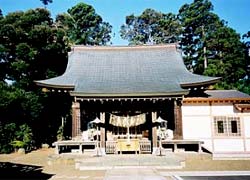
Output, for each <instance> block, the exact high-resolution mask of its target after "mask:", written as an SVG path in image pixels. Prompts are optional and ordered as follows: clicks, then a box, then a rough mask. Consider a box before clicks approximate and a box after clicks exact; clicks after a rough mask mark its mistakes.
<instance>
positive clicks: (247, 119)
mask: <svg viewBox="0 0 250 180" xmlns="http://www.w3.org/2000/svg"><path fill="white" fill-rule="evenodd" d="M243 121H244V128H245V129H244V130H245V136H246V137H250V115H249V116H244V117H243Z"/></svg>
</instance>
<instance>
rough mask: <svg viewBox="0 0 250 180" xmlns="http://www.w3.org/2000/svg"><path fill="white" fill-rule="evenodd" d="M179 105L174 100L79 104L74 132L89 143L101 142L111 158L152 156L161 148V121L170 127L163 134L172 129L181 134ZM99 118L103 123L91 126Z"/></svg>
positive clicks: (85, 101) (96, 101)
mask: <svg viewBox="0 0 250 180" xmlns="http://www.w3.org/2000/svg"><path fill="white" fill-rule="evenodd" d="M176 102H177V101H176V99H170V98H169V99H159V100H153V99H150V100H142V99H135V100H129V99H128V100H119V99H118V100H106V101H100V100H83V101H77V102H75V103H74V104H73V112H75V111H76V109H74V107H78V110H79V111H78V115H77V113H75V115H76V117H75V118H74V116H73V123H72V125H73V127H72V132H73V133H74V132H75V135H76V136H78V137H79V136H82V139H83V140H85V141H92V140H97V139H99V140H100V147H101V148H102V149H104V150H105V152H106V153H107V154H109V153H110V154H118V153H120V154H122V153H152V152H153V151H154V149H155V148H157V147H158V146H159V145H158V140H157V127H158V124H157V122H156V119H157V118H158V117H161V118H163V119H165V120H167V124H166V127H165V129H164V128H163V129H162V130H165V131H166V130H167V129H168V130H170V131H172V132H175V134H176V132H177V131H176V128H177V126H176V122H177V123H178V121H177V120H176V118H175V117H177V116H176V113H177V112H178V111H176V106H177V103H176ZM75 104H78V105H77V106H76V105H75ZM177 107H178V106H177ZM73 114H74V113H73ZM95 118H99V119H100V121H101V123H100V124H93V123H91V121H93V119H95ZM77 121H79V122H77ZM177 125H178V124H177ZM97 126H98V127H99V128H97ZM97 129H99V131H97ZM163 134H164V133H163ZM172 134H173V133H172ZM73 135H74V134H73ZM165 135H166V137H165V138H172V139H173V135H172V137H168V136H169V135H168V134H166V133H165Z"/></svg>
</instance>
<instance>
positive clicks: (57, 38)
mask: <svg viewBox="0 0 250 180" xmlns="http://www.w3.org/2000/svg"><path fill="white" fill-rule="evenodd" d="M68 50H69V43H68V38H67V34H66V32H65V30H64V29H63V28H60V27H57V26H55V24H54V22H53V20H52V18H51V16H50V12H49V11H48V10H46V9H41V8H38V9H31V10H28V11H25V12H22V11H19V12H13V13H9V14H7V15H6V16H4V17H3V18H1V19H0V59H1V60H0V70H1V71H0V113H1V116H0V125H1V126H2V127H5V125H6V124H10V123H14V124H16V125H17V126H18V127H19V126H20V125H22V124H27V125H28V126H29V127H31V128H32V131H33V132H34V139H35V140H36V141H37V143H39V142H44V141H45V142H46V141H47V142H46V143H49V142H51V141H53V140H55V139H56V133H57V129H58V127H59V125H60V124H59V123H60V122H61V117H62V116H65V114H67V113H69V106H65V108H62V106H64V105H65V97H64V98H62V96H56V97H54V98H53V95H51V94H44V93H42V92H41V91H40V90H39V89H38V87H37V86H35V83H34V82H33V81H34V80H40V79H47V78H51V77H54V76H57V75H60V74H62V73H63V72H64V71H65V68H66V64H67V52H68ZM6 82H8V83H9V84H7V83H6ZM50 96H52V98H50ZM64 96H67V94H65V95H64ZM67 98H68V97H67ZM68 102H69V98H68V99H67V100H66V103H68ZM70 102H71V100H70ZM57 103H58V104H57ZM51 104H53V106H50V105H51ZM57 120H58V122H57ZM53 134H54V135H53ZM12 140H13V139H12ZM14 140H15V139H14ZM17 141H18V142H19V141H21V140H19V139H17ZM22 141H23V140H22ZM1 143H4V142H1ZM5 143H7V141H5ZM21 144H22V143H21ZM5 145H6V144H2V146H1V147H4V146H5ZM16 145H20V143H17V144H16ZM6 146H7V145H6Z"/></svg>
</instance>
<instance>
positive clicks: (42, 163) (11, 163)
mask: <svg viewBox="0 0 250 180" xmlns="http://www.w3.org/2000/svg"><path fill="white" fill-rule="evenodd" d="M53 154H54V149H52V148H50V149H39V150H36V151H32V152H30V153H27V154H18V153H12V154H0V179H29V178H30V179H96V180H98V179H99V180H100V179H103V178H104V176H105V173H106V171H105V170H98V171H96V170H94V171H79V170H76V169H75V163H74V160H71V161H70V160H63V159H62V160H60V161H57V162H56V163H53V164H52V165H51V164H50V163H48V157H49V156H51V155H53ZM178 156H181V157H182V158H185V160H186V167H185V168H183V169H181V170H174V171H250V160H212V157H211V155H210V154H197V153H180V154H178ZM159 171H167V170H163V169H162V170H161V169H159ZM171 171H172V170H171ZM4 174H5V175H4Z"/></svg>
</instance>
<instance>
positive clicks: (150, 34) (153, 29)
mask: <svg viewBox="0 0 250 180" xmlns="http://www.w3.org/2000/svg"><path fill="white" fill-rule="evenodd" d="M180 30H181V27H180V22H179V21H178V19H177V16H176V15H175V14H172V13H167V14H164V13H161V12H157V11H155V10H153V9H146V10H145V11H143V13H142V14H141V15H139V16H135V15H134V14H131V15H129V16H126V23H125V24H123V25H122V26H121V31H120V35H121V37H122V38H123V39H126V40H128V41H129V44H147V43H151V44H159V43H173V42H177V41H178V37H179V34H180Z"/></svg>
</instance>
